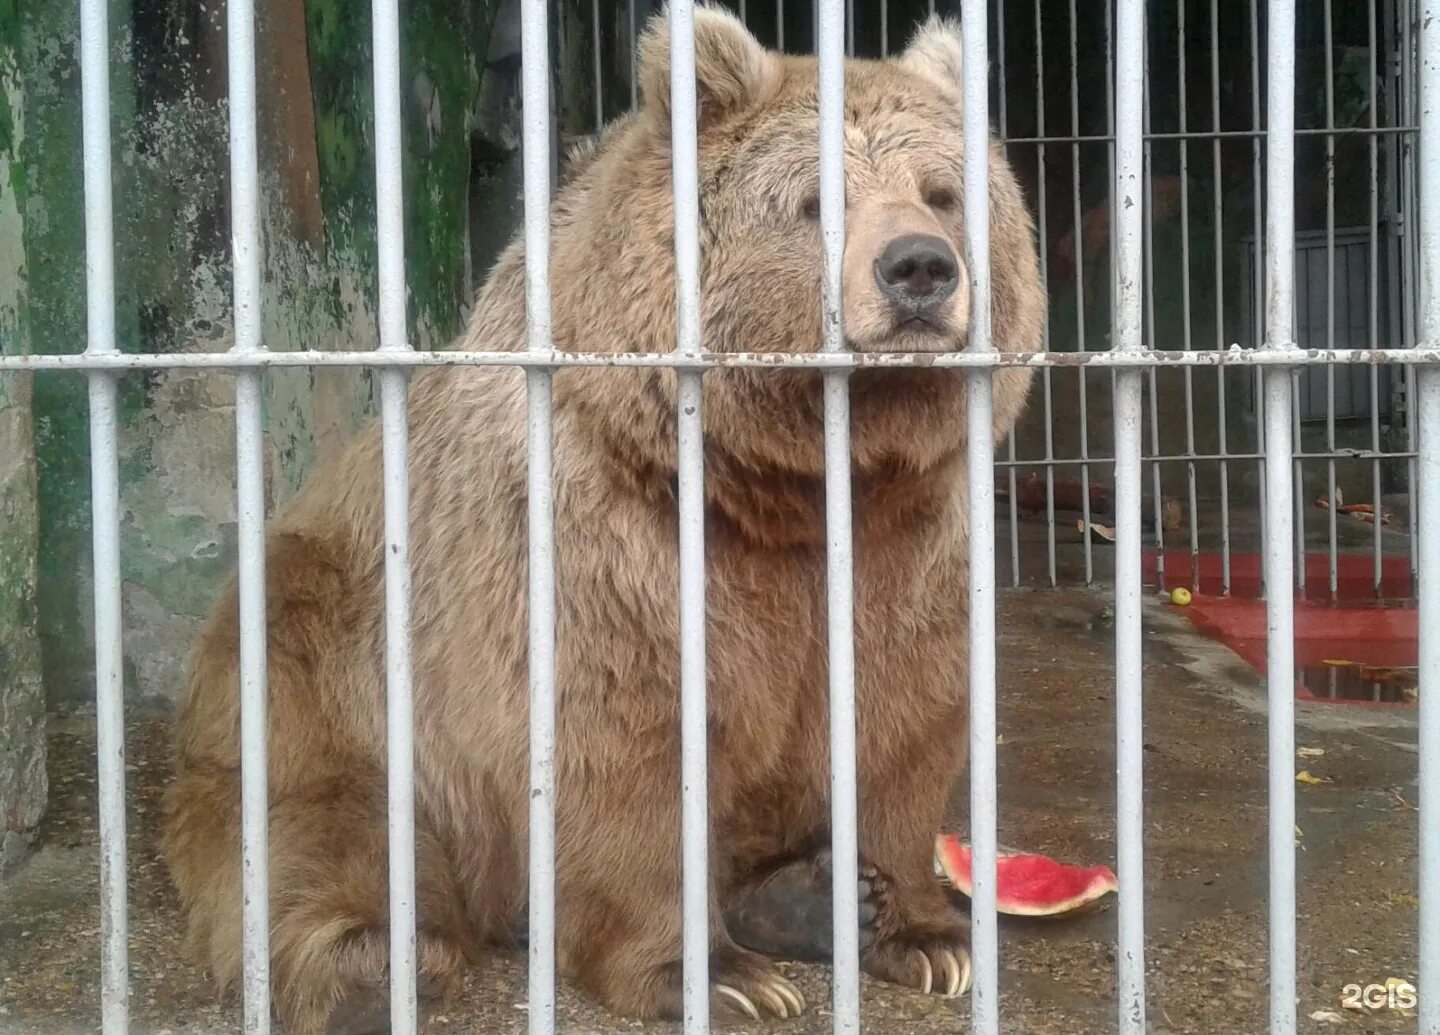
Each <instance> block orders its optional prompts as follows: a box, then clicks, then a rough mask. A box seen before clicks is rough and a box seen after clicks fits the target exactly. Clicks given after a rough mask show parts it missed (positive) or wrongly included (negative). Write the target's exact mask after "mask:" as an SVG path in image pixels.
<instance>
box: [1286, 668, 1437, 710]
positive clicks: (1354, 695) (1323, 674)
mask: <svg viewBox="0 0 1440 1035" xmlns="http://www.w3.org/2000/svg"><path fill="white" fill-rule="evenodd" d="M1295 676H1296V681H1297V682H1298V683H1299V684H1300V685H1299V691H1300V695H1301V696H1302V697H1312V698H1314V699H1315V700H1318V701H1337V702H1345V701H1368V702H1370V703H1371V704H1414V703H1415V700H1416V687H1417V686H1418V685H1419V682H1420V673H1419V669H1418V668H1415V667H1413V666H1382V665H1362V664H1359V663H1358V662H1353V661H1343V662H1342V661H1340V660H1339V659H1331V663H1324V662H1322V663H1321V664H1319V665H1305V666H1303V667H1299V668H1297V670H1296V673H1295Z"/></svg>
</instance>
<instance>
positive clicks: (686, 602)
mask: <svg viewBox="0 0 1440 1035" xmlns="http://www.w3.org/2000/svg"><path fill="white" fill-rule="evenodd" d="M695 90H696V87H695V5H694V0H672V3H671V4H670V125H671V128H670V138H671V141H672V145H671V161H672V163H673V164H672V179H673V181H674V185H675V284H676V287H675V290H676V299H675V301H676V343H675V348H676V351H677V352H681V353H685V354H687V355H694V354H696V353H698V352H699V351H700V331H701V327H700V173H699V141H698V137H697V134H698V123H697V114H698V113H697V106H696V93H695ZM703 376H704V375H703V373H702V372H701V371H686V372H683V373H681V374H679V375H678V385H677V388H678V395H677V405H678V407H679V412H678V413H677V414H676V424H677V429H678V435H679V441H678V449H679V457H678V459H679V497H680V498H679V507H680V513H679V518H680V787H681V791H680V795H681V799H680V804H681V814H680V817H681V822H680V832H681V833H680V837H681V846H682V856H681V859H682V864H683V882H682V883H683V894H682V902H683V910H682V913H683V922H684V937H683V941H684V951H683V961H684V962H683V974H682V982H683V996H684V1009H685V1032H686V1035H705V1033H706V1032H708V1031H709V1030H710V901H709V893H710V876H709V874H710V818H709V802H708V800H707V789H708V787H709V777H708V775H707V774H708V765H707V759H706V754H705V752H706V742H707V732H706V731H707V722H706V697H705V693H706V680H705V437H704V426H703V423H702V418H701V405H702V391H701V382H700V379H701V378H702V377H703Z"/></svg>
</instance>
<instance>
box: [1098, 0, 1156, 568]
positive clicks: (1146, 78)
mask: <svg viewBox="0 0 1440 1035" xmlns="http://www.w3.org/2000/svg"><path fill="white" fill-rule="evenodd" d="M1106 6H1107V8H1108V7H1109V4H1108V3H1107V5H1106ZM1107 14H1108V10H1107ZM1105 49H1106V53H1107V55H1108V54H1109V52H1110V50H1111V48H1110V47H1109V46H1108V45H1107V46H1106V48H1105ZM1144 57H1145V64H1144V70H1143V75H1142V77H1141V81H1142V83H1143V105H1142V107H1143V111H1144V114H1143V116H1142V127H1143V129H1144V133H1145V135H1146V136H1148V135H1149V133H1150V55H1149V54H1148V53H1147V54H1145V56H1144ZM1105 64H1106V66H1107V68H1106V72H1107V74H1108V72H1109V68H1108V66H1109V64H1110V61H1109V58H1108V56H1107V58H1106V62H1105ZM1109 92H1110V91H1107V93H1109ZM1106 107H1107V109H1108V111H1107V113H1106V116H1105V129H1106V132H1108V133H1112V134H1113V133H1114V132H1115V116H1114V100H1113V98H1109V103H1108V104H1107V105H1106ZM1144 167H1145V182H1144V188H1143V190H1142V193H1143V195H1144V197H1145V203H1144V205H1143V206H1142V218H1143V221H1144V226H1145V238H1144V257H1145V290H1144V292H1143V296H1144V317H1143V319H1144V322H1143V323H1142V324H1141V332H1142V340H1148V341H1149V342H1150V347H1151V348H1154V347H1155V339H1156V338H1157V337H1158V336H1159V330H1158V327H1157V325H1156V323H1155V213H1154V209H1155V175H1154V169H1155V162H1154V147H1153V145H1152V144H1151V143H1150V141H1149V140H1145V142H1144ZM1115 191H1116V186H1115V170H1114V166H1113V163H1112V167H1111V170H1110V194H1111V205H1112V206H1113V205H1114V204H1115V202H1114V198H1115ZM1112 211H1113V208H1112ZM1117 257H1118V256H1117ZM1113 272H1114V271H1113V270H1112V273H1113ZM1116 294H1117V292H1116V291H1115V290H1114V285H1113V284H1112V285H1111V291H1110V326H1111V327H1112V328H1113V329H1114V333H1115V334H1116V335H1117V336H1118V335H1119V333H1120V330H1119V324H1118V321H1119V317H1120V314H1119V310H1118V306H1117V305H1116V297H1115V296H1116ZM1147 330H1148V334H1149V337H1148V339H1146V338H1145V337H1144V336H1145V333H1146V331H1147ZM1111 376H1112V378H1113V377H1114V375H1113V373H1112V375H1111ZM1145 377H1146V379H1147V383H1148V385H1149V387H1150V391H1149V393H1148V394H1149V397H1150V398H1149V400H1148V401H1149V407H1148V408H1149V411H1150V412H1149V417H1150V452H1151V453H1152V454H1154V455H1155V456H1159V455H1160V392H1159V390H1158V385H1157V383H1156V373H1155V368H1154V367H1151V368H1150V369H1149V370H1147V371H1145ZM1115 383H1116V384H1118V382H1115ZM1114 416H1115V417H1116V419H1117V420H1118V419H1119V415H1118V414H1115V415H1114ZM1116 427H1117V428H1118V424H1117V425H1116ZM1161 466H1162V465H1161V464H1160V463H1158V462H1156V463H1152V464H1151V465H1150V477H1151V503H1152V506H1153V509H1154V518H1155V558H1156V563H1155V582H1156V585H1157V586H1158V588H1160V589H1162V590H1163V589H1164V588H1165V584H1166V580H1165V575H1166V571H1165V525H1164V523H1163V522H1162V521H1161V516H1162V515H1161V510H1162V503H1161V494H1162V492H1163V489H1164V484H1163V482H1162V480H1161V470H1160V469H1161ZM1117 489H1118V484H1117Z"/></svg>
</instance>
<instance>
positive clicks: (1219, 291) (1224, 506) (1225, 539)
mask: <svg viewBox="0 0 1440 1035" xmlns="http://www.w3.org/2000/svg"><path fill="white" fill-rule="evenodd" d="M1210 123H1211V128H1212V129H1214V131H1215V133H1216V134H1217V135H1216V136H1215V137H1214V138H1213V139H1212V140H1211V141H1210V165H1211V173H1210V175H1211V182H1212V183H1214V185H1215V188H1214V190H1212V191H1211V194H1213V195H1214V213H1215V215H1214V219H1215V348H1216V349H1223V348H1225V254H1226V253H1225V194H1224V191H1223V190H1222V189H1221V185H1222V184H1223V183H1224V170H1223V167H1222V166H1221V163H1220V137H1219V136H1218V134H1219V133H1220V126H1221V118H1220V3H1219V0H1210ZM1215 397H1216V402H1215V407H1216V414H1215V416H1216V421H1215V426H1216V429H1217V431H1218V436H1217V443H1216V444H1217V445H1218V446H1219V453H1220V458H1221V459H1220V592H1221V594H1222V595H1224V596H1229V595H1230V463H1229V461H1228V460H1226V459H1225V457H1226V456H1227V455H1228V453H1229V452H1230V444H1229V433H1228V418H1229V414H1228V413H1226V410H1225V371H1224V370H1223V369H1219V370H1216V371H1215Z"/></svg>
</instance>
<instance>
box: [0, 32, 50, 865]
mask: <svg viewBox="0 0 1440 1035" xmlns="http://www.w3.org/2000/svg"><path fill="white" fill-rule="evenodd" d="M18 41H19V22H18V19H16V17H15V12H14V10H13V9H11V8H8V7H5V6H0V354H19V353H22V352H24V351H26V349H27V347H28V341H27V327H26V321H27V319H28V311H27V302H26V279H27V278H26V270H25V259H24V255H23V253H22V251H21V249H20V247H19V240H20V232H21V224H20V216H21V209H22V207H23V205H24V195H25V173H24V166H23V165H21V164H20V162H19V155H20V151H21V148H22V146H23V145H24V142H25V105H24V98H23V96H22V94H21V89H20V62H19V54H18ZM33 422H34V413H33V410H32V405H31V386H30V382H29V379H27V378H20V377H8V378H7V377H0V878H3V876H4V874H5V873H6V872H7V871H8V870H9V869H11V868H12V867H13V866H14V865H16V864H17V863H18V862H19V861H20V859H21V858H23V857H24V856H25V855H26V854H27V853H28V844H29V838H30V834H31V832H32V831H33V830H34V828H35V826H36V824H37V823H39V822H40V815H41V812H42V811H43V810H44V808H45V795H46V779H45V693H44V689H43V686H42V682H41V671H40V643H39V637H38V634H37V629H36V624H35V593H36V566H35V562H36V553H37V547H38V544H39V522H38V516H37V514H36V509H35V446H34V434H33V430H32V428H33Z"/></svg>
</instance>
